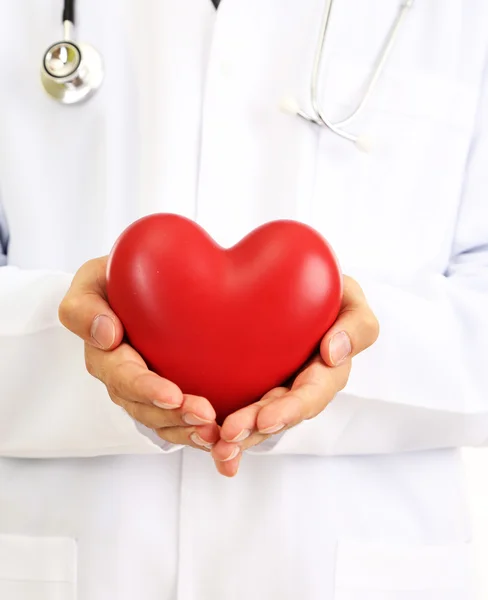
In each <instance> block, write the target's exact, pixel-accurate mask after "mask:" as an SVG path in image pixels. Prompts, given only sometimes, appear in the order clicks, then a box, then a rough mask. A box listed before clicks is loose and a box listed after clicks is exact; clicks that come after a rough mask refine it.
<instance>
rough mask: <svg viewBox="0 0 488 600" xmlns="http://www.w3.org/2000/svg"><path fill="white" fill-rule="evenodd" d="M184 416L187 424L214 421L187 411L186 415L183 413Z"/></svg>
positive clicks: (204, 423)
mask: <svg viewBox="0 0 488 600" xmlns="http://www.w3.org/2000/svg"><path fill="white" fill-rule="evenodd" d="M182 418H183V421H184V422H185V423H186V424H187V425H208V424H209V423H213V421H208V420H206V419H202V418H201V417H197V415H194V414H193V413H186V415H183V417H182Z"/></svg>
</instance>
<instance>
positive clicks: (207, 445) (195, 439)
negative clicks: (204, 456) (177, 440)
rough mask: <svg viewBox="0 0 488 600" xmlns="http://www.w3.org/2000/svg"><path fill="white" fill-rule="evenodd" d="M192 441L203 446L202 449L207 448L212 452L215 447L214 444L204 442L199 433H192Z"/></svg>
mask: <svg viewBox="0 0 488 600" xmlns="http://www.w3.org/2000/svg"><path fill="white" fill-rule="evenodd" d="M190 439H191V441H192V442H193V443H194V444H196V445H197V446H201V447H202V448H206V449H207V450H211V449H212V448H213V447H214V445H213V444H212V443H210V442H206V441H205V440H202V438H201V437H200V436H199V435H198V433H192V434H191V435H190Z"/></svg>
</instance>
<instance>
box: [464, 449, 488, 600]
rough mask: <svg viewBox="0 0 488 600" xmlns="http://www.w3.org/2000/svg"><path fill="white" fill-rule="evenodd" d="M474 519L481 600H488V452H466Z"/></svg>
mask: <svg viewBox="0 0 488 600" xmlns="http://www.w3.org/2000/svg"><path fill="white" fill-rule="evenodd" d="M465 460H466V464H467V473H468V479H467V482H468V486H469V490H470V499H471V510H472V514H473V519H474V535H475V542H476V559H477V570H478V576H479V580H480V593H479V600H488V569H487V568H486V565H487V564H488V450H484V449H483V450H465Z"/></svg>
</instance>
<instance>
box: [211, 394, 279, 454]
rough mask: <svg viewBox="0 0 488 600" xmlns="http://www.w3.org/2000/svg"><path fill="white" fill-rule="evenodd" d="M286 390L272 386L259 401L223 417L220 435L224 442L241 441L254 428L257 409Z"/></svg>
mask: <svg viewBox="0 0 488 600" xmlns="http://www.w3.org/2000/svg"><path fill="white" fill-rule="evenodd" d="M287 391H288V389H287V388H284V387H279V388H274V389H273V390H271V391H270V392H268V393H267V394H266V395H265V396H263V398H261V400H259V402H255V403H254V404H251V405H249V406H246V407H245V408H241V409H240V410H238V411H236V412H235V413H233V414H231V415H229V416H228V417H227V419H225V421H224V423H223V425H222V429H221V432H220V437H221V438H222V439H223V440H225V441H226V442H235V443H239V442H243V441H244V440H246V439H247V438H248V437H249V436H250V435H251V433H252V432H253V431H254V430H255V429H256V419H257V416H258V414H259V411H260V410H261V409H262V408H263V406H266V405H267V404H269V403H270V402H271V401H272V400H274V399H275V398H278V397H280V396H283V395H284V394H286V392H287Z"/></svg>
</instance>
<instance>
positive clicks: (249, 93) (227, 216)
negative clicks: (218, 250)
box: [197, 0, 320, 245]
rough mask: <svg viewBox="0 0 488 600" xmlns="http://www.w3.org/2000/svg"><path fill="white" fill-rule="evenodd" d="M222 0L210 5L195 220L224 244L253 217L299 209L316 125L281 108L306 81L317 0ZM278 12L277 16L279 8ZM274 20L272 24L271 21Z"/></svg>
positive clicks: (295, 214)
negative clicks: (284, 1) (212, 20)
mask: <svg viewBox="0 0 488 600" xmlns="http://www.w3.org/2000/svg"><path fill="white" fill-rule="evenodd" d="M306 4H308V5H309V6H304V4H303V3H288V5H287V7H286V11H284V10H281V9H282V7H281V3H280V2H279V0H268V1H267V2H264V3H263V2H260V1H259V0H249V1H246V2H240V1H239V0H226V1H225V2H223V3H222V5H221V6H220V8H219V11H218V14H217V20H216V24H215V29H214V35H213V40H212V46H211V50H210V60H209V65H208V72H207V79H206V90H205V95H204V103H203V119H202V144H201V160H200V173H199V186H198V212H197V218H198V221H199V222H200V223H201V224H202V225H203V226H204V227H206V228H207V229H208V230H209V231H210V232H211V234H212V235H214V237H216V238H217V240H218V241H219V242H220V243H222V244H224V245H230V244H232V243H235V242H236V241H237V240H238V239H240V238H241V237H242V236H243V235H245V234H246V233H247V232H248V231H249V230H251V229H252V228H254V227H255V226H256V225H258V224H260V223H262V222H264V221H268V220H271V219H275V218H300V217H301V214H300V212H301V211H302V210H303V209H304V206H305V204H306V202H305V203H304V202H303V200H304V199H306V198H309V197H310V196H311V189H310V186H311V185H312V184H313V172H314V165H315V149H316V142H317V132H316V131H314V129H313V128H312V127H310V126H308V125H307V124H304V123H303V122H301V121H300V120H299V119H297V118H294V117H290V116H289V115H287V114H284V113H283V112H282V111H280V103H281V101H282V99H283V96H284V95H286V94H294V93H296V92H297V90H303V89H304V82H305V80H304V72H303V65H304V63H305V64H310V60H311V58H312V56H313V47H314V41H312V40H311V39H310V37H309V36H306V38H305V37H304V36H303V31H304V30H310V26H311V25H312V29H311V30H312V31H313V30H314V27H313V20H314V18H315V20H316V13H315V16H314V18H312V16H313V15H314V11H315V10H316V5H317V6H320V0H310V1H309V2H308V3H306ZM278 13H279V19H277V14H278ZM278 22H279V26H278V25H277V23H278Z"/></svg>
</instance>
